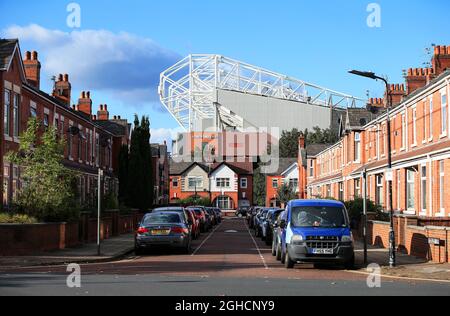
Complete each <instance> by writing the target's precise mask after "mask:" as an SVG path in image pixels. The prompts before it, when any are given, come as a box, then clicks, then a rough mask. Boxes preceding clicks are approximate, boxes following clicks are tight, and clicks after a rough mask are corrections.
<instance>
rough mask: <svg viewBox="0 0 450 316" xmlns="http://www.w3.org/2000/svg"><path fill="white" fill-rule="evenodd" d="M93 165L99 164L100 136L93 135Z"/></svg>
mask: <svg viewBox="0 0 450 316" xmlns="http://www.w3.org/2000/svg"><path fill="white" fill-rule="evenodd" d="M95 164H96V165H97V166H98V165H99V164H100V135H99V134H95Z"/></svg>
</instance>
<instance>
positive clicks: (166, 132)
mask: <svg viewBox="0 0 450 316" xmlns="http://www.w3.org/2000/svg"><path fill="white" fill-rule="evenodd" d="M182 132H183V129H182V128H181V127H178V128H155V129H151V134H152V136H151V139H150V141H151V142H152V143H159V144H162V143H163V142H164V141H167V146H168V147H169V150H171V148H172V140H173V139H175V138H176V137H177V135H178V133H182Z"/></svg>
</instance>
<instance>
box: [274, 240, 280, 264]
mask: <svg viewBox="0 0 450 316" xmlns="http://www.w3.org/2000/svg"><path fill="white" fill-rule="evenodd" d="M275 257H276V259H277V261H281V245H280V244H278V243H277V249H276V254H275Z"/></svg>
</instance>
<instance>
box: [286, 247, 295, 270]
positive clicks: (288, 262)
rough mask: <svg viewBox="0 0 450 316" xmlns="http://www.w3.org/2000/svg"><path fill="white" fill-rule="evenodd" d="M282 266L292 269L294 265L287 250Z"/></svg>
mask: <svg viewBox="0 0 450 316" xmlns="http://www.w3.org/2000/svg"><path fill="white" fill-rule="evenodd" d="M284 266H285V267H286V269H293V268H294V266H295V262H294V261H292V260H291V257H290V256H289V251H286V255H285V259H284Z"/></svg>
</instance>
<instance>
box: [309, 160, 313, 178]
mask: <svg viewBox="0 0 450 316" xmlns="http://www.w3.org/2000/svg"><path fill="white" fill-rule="evenodd" d="M309 176H310V177H314V160H312V159H310V160H309Z"/></svg>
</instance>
